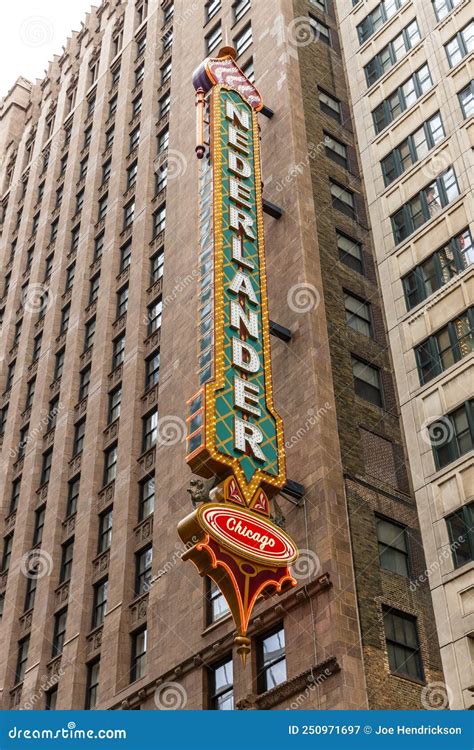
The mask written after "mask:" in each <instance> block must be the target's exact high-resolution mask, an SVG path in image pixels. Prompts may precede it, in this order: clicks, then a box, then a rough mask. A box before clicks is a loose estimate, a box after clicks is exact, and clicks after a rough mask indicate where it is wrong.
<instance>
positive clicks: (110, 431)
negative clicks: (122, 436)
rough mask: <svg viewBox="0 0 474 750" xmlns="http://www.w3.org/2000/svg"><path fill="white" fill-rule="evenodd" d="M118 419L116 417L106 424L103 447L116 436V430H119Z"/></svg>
mask: <svg viewBox="0 0 474 750" xmlns="http://www.w3.org/2000/svg"><path fill="white" fill-rule="evenodd" d="M119 421H120V418H119V417H117V419H116V420H115V421H114V422H111V424H109V425H107V427H106V428H105V430H104V447H106V446H107V444H108V443H109V442H110V441H111V440H114V439H115V438H116V437H117V435H118V431H119Z"/></svg>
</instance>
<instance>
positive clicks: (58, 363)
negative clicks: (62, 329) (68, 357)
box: [54, 349, 65, 380]
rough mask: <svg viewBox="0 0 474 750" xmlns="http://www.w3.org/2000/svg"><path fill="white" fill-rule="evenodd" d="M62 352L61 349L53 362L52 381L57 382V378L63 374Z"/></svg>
mask: <svg viewBox="0 0 474 750" xmlns="http://www.w3.org/2000/svg"><path fill="white" fill-rule="evenodd" d="M64 352H65V350H64V349H61V351H60V352H58V353H57V354H56V358H55V362H54V380H58V378H60V377H61V375H62V374H63V367H64Z"/></svg>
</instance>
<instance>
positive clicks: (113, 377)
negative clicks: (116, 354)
mask: <svg viewBox="0 0 474 750" xmlns="http://www.w3.org/2000/svg"><path fill="white" fill-rule="evenodd" d="M122 370H123V365H122V364H120V365H118V367H116V368H115V370H112V372H109V374H108V376H107V377H108V379H109V383H110V384H111V385H112V384H113V385H115V384H116V383H118V382H119V380H122Z"/></svg>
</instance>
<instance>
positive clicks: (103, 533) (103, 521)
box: [97, 510, 112, 555]
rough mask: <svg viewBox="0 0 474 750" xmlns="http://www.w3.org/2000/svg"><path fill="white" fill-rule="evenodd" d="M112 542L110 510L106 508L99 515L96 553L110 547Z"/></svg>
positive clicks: (100, 552)
mask: <svg viewBox="0 0 474 750" xmlns="http://www.w3.org/2000/svg"><path fill="white" fill-rule="evenodd" d="M111 544H112V510H107V511H105V513H101V515H100V516H99V542H98V545H97V554H98V555H100V554H102V552H105V551H106V550H108V549H110V546H111Z"/></svg>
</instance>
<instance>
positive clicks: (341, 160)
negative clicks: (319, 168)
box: [324, 133, 347, 169]
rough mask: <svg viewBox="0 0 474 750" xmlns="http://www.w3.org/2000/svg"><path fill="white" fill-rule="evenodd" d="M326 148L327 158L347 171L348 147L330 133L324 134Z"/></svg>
mask: <svg viewBox="0 0 474 750" xmlns="http://www.w3.org/2000/svg"><path fill="white" fill-rule="evenodd" d="M324 146H325V148H326V154H327V156H329V158H330V159H332V160H333V161H335V162H337V164H340V165H341V166H343V167H345V168H346V169H347V146H345V145H344V143H341V141H338V140H337V138H334V136H332V135H329V133H324Z"/></svg>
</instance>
